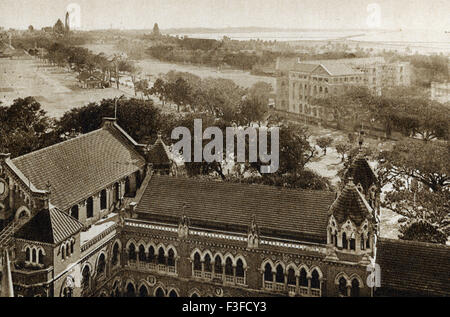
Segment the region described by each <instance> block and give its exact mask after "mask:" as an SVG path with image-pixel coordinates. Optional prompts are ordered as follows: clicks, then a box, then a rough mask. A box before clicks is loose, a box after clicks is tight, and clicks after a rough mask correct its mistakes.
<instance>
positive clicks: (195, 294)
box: [191, 292, 199, 297]
mask: <svg viewBox="0 0 450 317" xmlns="http://www.w3.org/2000/svg"><path fill="white" fill-rule="evenodd" d="M191 297H199V296H198V294H197V293H195V292H194V293H192V295H191Z"/></svg>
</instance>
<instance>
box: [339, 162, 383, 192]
mask: <svg viewBox="0 0 450 317" xmlns="http://www.w3.org/2000/svg"><path fill="white" fill-rule="evenodd" d="M344 177H345V178H350V177H352V178H353V182H354V183H355V184H361V186H362V188H363V189H364V192H365V193H367V191H368V190H369V188H370V186H372V185H373V184H377V183H378V179H377V177H376V175H375V173H374V172H373V170H372V168H371V167H370V165H369V163H368V162H367V160H366V159H365V158H364V157H363V156H362V155H361V154H358V155H357V156H356V157H355V159H354V160H353V162H352V163H351V164H350V166H349V168H348V169H347V171H346V172H345V176H344Z"/></svg>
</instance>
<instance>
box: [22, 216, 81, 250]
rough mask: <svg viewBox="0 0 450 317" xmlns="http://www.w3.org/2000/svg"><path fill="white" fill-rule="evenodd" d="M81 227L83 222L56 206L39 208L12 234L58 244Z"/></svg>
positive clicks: (31, 239)
mask: <svg viewBox="0 0 450 317" xmlns="http://www.w3.org/2000/svg"><path fill="white" fill-rule="evenodd" d="M82 228H83V224H82V223H81V222H79V221H78V220H76V219H75V218H73V217H71V216H69V215H68V214H66V213H64V212H62V211H61V210H59V209H58V208H52V209H50V210H45V209H44V210H41V211H39V212H38V213H37V214H36V215H35V216H34V217H33V218H31V219H30V220H29V221H28V222H27V223H26V224H25V225H23V226H22V227H21V228H20V229H19V230H18V231H17V232H16V234H15V235H14V236H15V237H16V238H22V239H26V240H30V241H39V242H45V243H52V244H58V243H60V242H62V241H64V240H65V239H67V238H69V237H70V236H72V235H73V234H75V233H77V232H78V231H80V230H81V229H82Z"/></svg>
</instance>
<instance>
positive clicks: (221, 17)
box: [0, 0, 450, 30]
mask: <svg viewBox="0 0 450 317" xmlns="http://www.w3.org/2000/svg"><path fill="white" fill-rule="evenodd" d="M374 3H375V7H374V6H373V4H374ZM69 4H75V6H78V7H79V8H80V20H79V21H80V25H81V28H82V29H108V28H110V27H113V28H123V29H150V28H152V27H153V24H154V23H155V22H157V23H158V24H159V26H160V28H161V29H168V28H188V27H207V28H223V27H246V26H258V27H274V28H307V29H367V28H374V27H375V28H381V29H399V28H401V29H435V30H450V14H449V13H450V1H449V0H378V1H376V0H0V26H3V27H5V28H16V29H25V28H27V27H28V26H29V25H33V26H34V27H35V28H41V27H43V26H49V25H53V24H54V23H55V22H56V20H57V19H58V18H60V19H61V20H62V21H63V22H64V16H65V13H66V11H67V7H68V5H69ZM371 4H372V6H370V5H371ZM368 6H369V7H368ZM375 11H376V12H375ZM375 15H377V16H379V19H375V20H374V16H375ZM371 21H372V22H371ZM373 21H378V22H379V23H378V22H377V23H375V24H373V23H374V22H373Z"/></svg>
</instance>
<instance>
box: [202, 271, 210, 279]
mask: <svg viewBox="0 0 450 317" xmlns="http://www.w3.org/2000/svg"><path fill="white" fill-rule="evenodd" d="M203 278H204V279H205V280H208V281H209V280H212V273H211V272H203Z"/></svg>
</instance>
